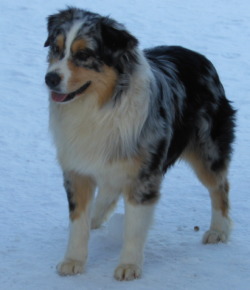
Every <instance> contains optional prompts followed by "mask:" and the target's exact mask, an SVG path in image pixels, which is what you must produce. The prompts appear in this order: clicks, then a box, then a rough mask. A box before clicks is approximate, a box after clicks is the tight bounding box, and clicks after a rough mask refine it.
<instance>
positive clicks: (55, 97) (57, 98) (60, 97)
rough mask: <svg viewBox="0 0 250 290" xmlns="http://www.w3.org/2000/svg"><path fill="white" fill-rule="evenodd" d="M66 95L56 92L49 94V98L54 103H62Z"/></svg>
mask: <svg viewBox="0 0 250 290" xmlns="http://www.w3.org/2000/svg"><path fill="white" fill-rule="evenodd" d="M67 96H68V95H65V94H58V93H56V92H51V98H52V99H53V101H55V102H63V101H64V100H65V99H66V97H67Z"/></svg>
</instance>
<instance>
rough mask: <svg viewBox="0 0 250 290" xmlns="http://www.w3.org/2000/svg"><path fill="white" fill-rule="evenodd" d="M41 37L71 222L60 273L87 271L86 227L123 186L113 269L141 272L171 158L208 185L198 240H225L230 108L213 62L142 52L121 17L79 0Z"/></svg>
mask: <svg viewBox="0 0 250 290" xmlns="http://www.w3.org/2000/svg"><path fill="white" fill-rule="evenodd" d="M45 46H49V48H50V49H49V56H48V61H49V67H48V72H47V74H46V77H45V81H46V84H47V85H48V88H49V95H50V98H49V102H50V127H51V131H52V134H53V137H54V141H55V145H56V149H57V156H58V160H59V163H60V166H61V168H62V171H63V175H64V185H65V189H66V192H67V196H68V201H69V210H70V221H71V228H70V236H69V243H68V248H67V251H66V254H65V258H64V260H63V261H62V262H61V263H60V264H59V265H58V272H59V273H60V274H62V275H70V274H76V273H80V272H82V271H83V270H84V265H85V262H86V259H87V253H88V247H87V245H88V239H89V230H90V227H92V228H98V227H100V226H101V224H102V223H103V221H104V220H105V219H106V218H107V217H108V215H109V214H110V212H111V211H112V210H113V208H114V207H115V204H116V202H117V200H118V198H119V196H120V195H121V194H122V195H123V197H124V201H125V233H124V244H123V249H122V254H121V258H120V263H119V265H118V267H117V268H116V270H115V274H114V276H115V278H116V279H118V280H132V279H135V278H138V277H140V276H141V268H142V263H143V247H144V244H145V240H146V236H147V232H148V228H149V226H150V222H151V220H152V216H153V211H154V206H155V203H156V202H157V200H158V199H159V193H160V185H161V181H162V178H163V176H164V174H165V173H166V171H167V170H168V168H169V167H170V166H172V165H173V164H174V163H175V161H176V160H177V159H184V160H186V161H187V162H189V163H190V165H191V166H192V167H193V169H194V171H195V172H196V174H197V176H198V178H199V179H200V180H201V182H202V183H203V184H204V185H205V186H206V187H207V188H208V190H209V192H210V196H211V201H212V218H211V225H210V229H209V230H208V231H207V232H206V233H205V235H204V238H203V242H204V243H217V242H226V241H227V239H228V237H229V232H230V218H229V213H228V211H229V200H228V191H229V184H228V181H227V170H228V166H229V162H230V156H231V152H232V142H233V139H234V116H235V111H234V110H233V109H232V107H231V105H230V103H229V101H228V100H227V99H226V97H225V92H224V89H223V86H222V84H221V82H220V80H219V77H218V75H217V73H216V70H215V68H214V67H213V65H212V64H211V62H209V61H208V60H207V59H206V58H205V57H204V56H202V55H200V54H198V53H196V52H193V51H190V50H188V49H185V48H182V47H177V46H160V47H155V48H152V49H147V50H144V51H141V50H140V49H139V47H138V40H137V39H136V38H135V37H134V36H132V35H131V34H130V33H129V32H128V31H127V30H126V29H125V27H124V26H123V25H122V24H119V23H118V22H116V21H114V20H112V19H110V18H108V17H102V16H100V15H98V14H95V13H91V12H88V11H85V10H80V9H75V8H68V9H66V10H63V11H60V12H59V13H58V14H55V15H52V16H49V17H48V39H47V40H46V42H45ZM96 187H98V194H97V197H96V199H95V203H94V206H93V208H92V200H93V199H94V193H95V189H96Z"/></svg>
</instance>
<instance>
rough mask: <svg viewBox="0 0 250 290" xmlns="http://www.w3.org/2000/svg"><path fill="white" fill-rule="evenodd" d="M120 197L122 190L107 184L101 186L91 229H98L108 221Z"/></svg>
mask: <svg viewBox="0 0 250 290" xmlns="http://www.w3.org/2000/svg"><path fill="white" fill-rule="evenodd" d="M119 196H120V189H116V188H114V187H113V186H111V185H109V184H107V183H105V184H102V185H101V186H100V189H99V192H98V195H97V197H96V200H95V203H94V209H93V215H92V218H91V228H92V229H97V228H99V227H100V226H101V225H102V223H103V222H104V221H105V220H107V219H108V217H109V215H110V214H111V213H112V211H113V210H114V208H115V206H116V204H117V201H118V199H119Z"/></svg>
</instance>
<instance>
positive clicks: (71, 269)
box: [56, 259, 84, 276]
mask: <svg viewBox="0 0 250 290" xmlns="http://www.w3.org/2000/svg"><path fill="white" fill-rule="evenodd" d="M83 268H84V263H83V262H81V261H76V260H71V259H67V260H65V261H63V262H61V263H59V264H58V265H57V267H56V269H57V272H58V274H59V275H62V276H66V275H76V274H79V273H82V272H83Z"/></svg>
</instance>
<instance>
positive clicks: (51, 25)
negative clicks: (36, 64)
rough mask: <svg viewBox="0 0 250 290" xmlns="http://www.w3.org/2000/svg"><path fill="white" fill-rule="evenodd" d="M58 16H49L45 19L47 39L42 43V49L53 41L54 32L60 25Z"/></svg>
mask: <svg viewBox="0 0 250 290" xmlns="http://www.w3.org/2000/svg"><path fill="white" fill-rule="evenodd" d="M60 19H61V18H60V14H54V15H50V16H49V17H48V18H47V21H48V22H47V30H48V34H49V35H48V38H47V40H46V41H45V43H44V47H47V46H49V45H50V44H51V43H52V41H53V38H54V37H53V35H54V33H55V31H56V28H57V27H58V26H59V25H60V24H61V21H62V20H60Z"/></svg>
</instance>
